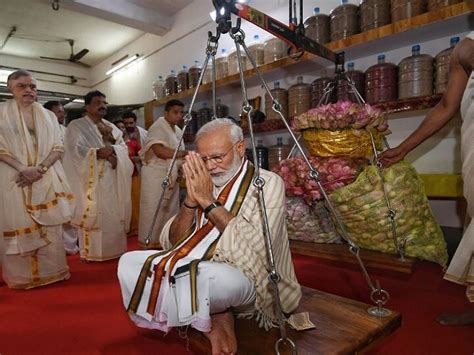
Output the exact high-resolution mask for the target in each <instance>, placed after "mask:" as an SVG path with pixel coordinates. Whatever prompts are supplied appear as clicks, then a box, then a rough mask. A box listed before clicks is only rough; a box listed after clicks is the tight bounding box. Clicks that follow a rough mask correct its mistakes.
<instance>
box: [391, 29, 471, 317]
mask: <svg viewBox="0 0 474 355" xmlns="http://www.w3.org/2000/svg"><path fill="white" fill-rule="evenodd" d="M473 68H474V32H470V33H469V34H468V35H467V38H465V39H464V40H463V41H461V42H460V43H459V44H458V45H457V46H456V48H455V49H454V51H453V53H452V54H451V60H450V67H449V81H448V88H447V90H446V92H445V93H444V95H443V97H442V98H441V101H440V103H439V104H438V105H436V107H435V108H434V109H433V110H432V111H430V113H429V114H428V115H427V116H426V117H425V119H424V120H423V122H422V123H421V125H420V126H419V127H418V128H417V129H416V130H415V131H414V132H413V133H412V134H411V135H410V136H409V137H408V138H407V139H405V140H404V141H403V142H402V143H401V144H400V145H399V146H398V147H396V148H394V149H390V150H388V151H387V152H385V153H384V154H383V155H382V159H383V162H384V163H385V164H393V163H395V162H397V161H400V160H401V159H403V158H404V157H405V155H406V154H407V153H408V152H410V151H411V150H412V149H414V148H415V147H417V146H418V145H419V144H420V143H421V142H423V141H424V140H425V139H427V138H429V137H431V136H432V135H433V134H435V133H436V132H438V131H439V130H440V129H441V128H442V127H443V126H444V125H445V124H446V123H447V122H448V121H449V120H450V119H451V118H453V117H454V115H455V114H456V113H457V112H458V110H460V112H461V117H462V120H463V123H462V126H461V158H462V176H463V185H464V186H463V189H464V197H465V198H466V202H467V216H466V217H467V224H466V226H465V230H464V234H463V237H462V239H461V242H460V243H459V246H458V248H457V249H456V253H455V254H454V256H453V259H452V260H451V262H450V264H449V267H448V269H447V270H446V273H445V275H444V278H445V279H446V280H449V281H453V282H456V283H459V284H462V285H466V296H467V298H468V300H469V301H470V302H474V220H473V218H474V74H473V72H472V70H473ZM438 321H439V322H440V323H441V324H444V325H467V324H471V325H474V308H472V306H471V309H470V310H468V311H466V312H464V313H461V314H443V315H441V316H439V317H438Z"/></svg>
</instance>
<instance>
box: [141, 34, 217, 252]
mask: <svg viewBox="0 0 474 355" xmlns="http://www.w3.org/2000/svg"><path fill="white" fill-rule="evenodd" d="M218 40H219V32H218V33H217V35H216V36H212V33H211V32H209V33H208V40H207V47H206V59H205V60H204V64H203V68H202V70H201V74H200V75H199V80H198V84H197V86H196V88H195V89H194V93H193V97H192V99H191V104H190V105H189V110H188V112H187V113H186V114H185V115H184V117H183V121H184V125H183V129H182V131H181V135H180V137H179V140H178V145H177V146H176V149H175V150H174V152H173V157H172V158H171V162H170V164H169V165H168V171H167V173H166V176H165V178H164V179H163V181H162V182H161V188H162V192H161V196H160V199H159V200H158V204H157V206H156V209H155V213H154V214H153V219H152V222H151V226H150V229H149V230H148V233H147V236H146V238H145V247H146V248H148V246H149V245H150V241H151V239H152V237H153V230H154V229H155V224H156V220H157V218H158V213H159V212H160V209H161V205H162V204H163V198H164V196H165V193H166V190H167V189H168V188H169V186H170V184H171V182H170V180H171V171H172V170H173V167H174V165H175V163H176V159H177V154H178V151H179V147H180V146H181V143H182V142H183V140H184V132H185V131H186V127H187V126H188V124H189V123H190V122H191V121H192V119H193V117H192V114H191V112H192V110H193V107H194V103H195V101H196V97H197V94H198V92H199V88H200V87H201V84H202V78H203V77H204V73H205V72H206V69H207V63H208V62H209V58H211V57H212V60H213V61H214V57H215V55H216V53H217V47H218Z"/></svg>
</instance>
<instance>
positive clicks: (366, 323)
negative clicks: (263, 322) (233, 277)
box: [189, 287, 401, 355]
mask: <svg viewBox="0 0 474 355" xmlns="http://www.w3.org/2000/svg"><path fill="white" fill-rule="evenodd" d="M302 289H303V298H302V300H301V303H300V306H299V308H298V312H303V311H306V312H309V314H310V319H311V321H312V322H313V323H314V324H315V325H316V329H311V330H306V331H302V332H297V331H295V330H293V329H288V337H289V338H290V339H291V340H293V341H294V342H295V343H296V346H297V349H298V354H299V355H304V354H311V355H317V354H331V355H332V354H354V353H357V352H360V351H363V350H366V349H367V348H368V347H370V346H371V345H373V344H374V343H375V342H377V341H379V340H381V339H383V338H384V337H386V336H387V335H389V334H390V333H392V332H393V331H394V330H395V329H397V328H398V327H400V324H401V315H400V313H398V312H392V314H391V315H390V316H389V317H386V318H376V317H373V316H371V315H369V314H368V313H367V308H368V307H369V305H367V304H365V303H362V302H358V301H354V300H350V299H348V298H344V297H339V296H336V295H332V294H329V293H325V292H321V291H318V290H313V289H310V288H307V287H303V288H302ZM235 325H236V334H237V342H238V347H239V348H238V351H237V354H239V355H260V354H262V355H268V354H275V351H274V344H275V341H276V340H277V339H279V337H280V333H279V330H278V329H271V330H270V331H269V332H266V331H265V330H263V329H260V328H258V326H257V323H256V322H255V320H253V319H247V320H243V319H237V320H236V324H235ZM189 340H190V347H191V349H192V350H193V351H195V352H196V353H197V354H210V353H211V349H210V343H209V342H208V340H207V338H205V337H204V336H203V335H202V334H201V333H199V332H197V331H195V330H193V331H192V332H191V334H190V337H189ZM282 354H289V352H282Z"/></svg>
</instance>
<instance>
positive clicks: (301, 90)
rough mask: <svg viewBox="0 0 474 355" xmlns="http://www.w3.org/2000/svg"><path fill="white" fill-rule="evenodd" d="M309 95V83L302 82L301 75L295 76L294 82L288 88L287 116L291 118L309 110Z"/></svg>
mask: <svg viewBox="0 0 474 355" xmlns="http://www.w3.org/2000/svg"><path fill="white" fill-rule="evenodd" d="M310 104H311V95H310V89H309V84H305V83H304V82H303V77H302V76H299V77H297V78H296V84H294V85H292V86H291V87H290V88H289V89H288V118H292V117H295V116H298V115H300V114H302V113H303V112H306V111H308V110H309V108H310Z"/></svg>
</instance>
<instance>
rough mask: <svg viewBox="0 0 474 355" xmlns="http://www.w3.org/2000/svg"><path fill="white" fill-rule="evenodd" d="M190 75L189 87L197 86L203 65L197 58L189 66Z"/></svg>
mask: <svg viewBox="0 0 474 355" xmlns="http://www.w3.org/2000/svg"><path fill="white" fill-rule="evenodd" d="M188 75H189V87H190V88H195V87H196V86H198V84H199V77H200V75H201V66H200V65H199V61H197V60H195V61H194V65H193V66H192V67H191V68H189V71H188Z"/></svg>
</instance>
